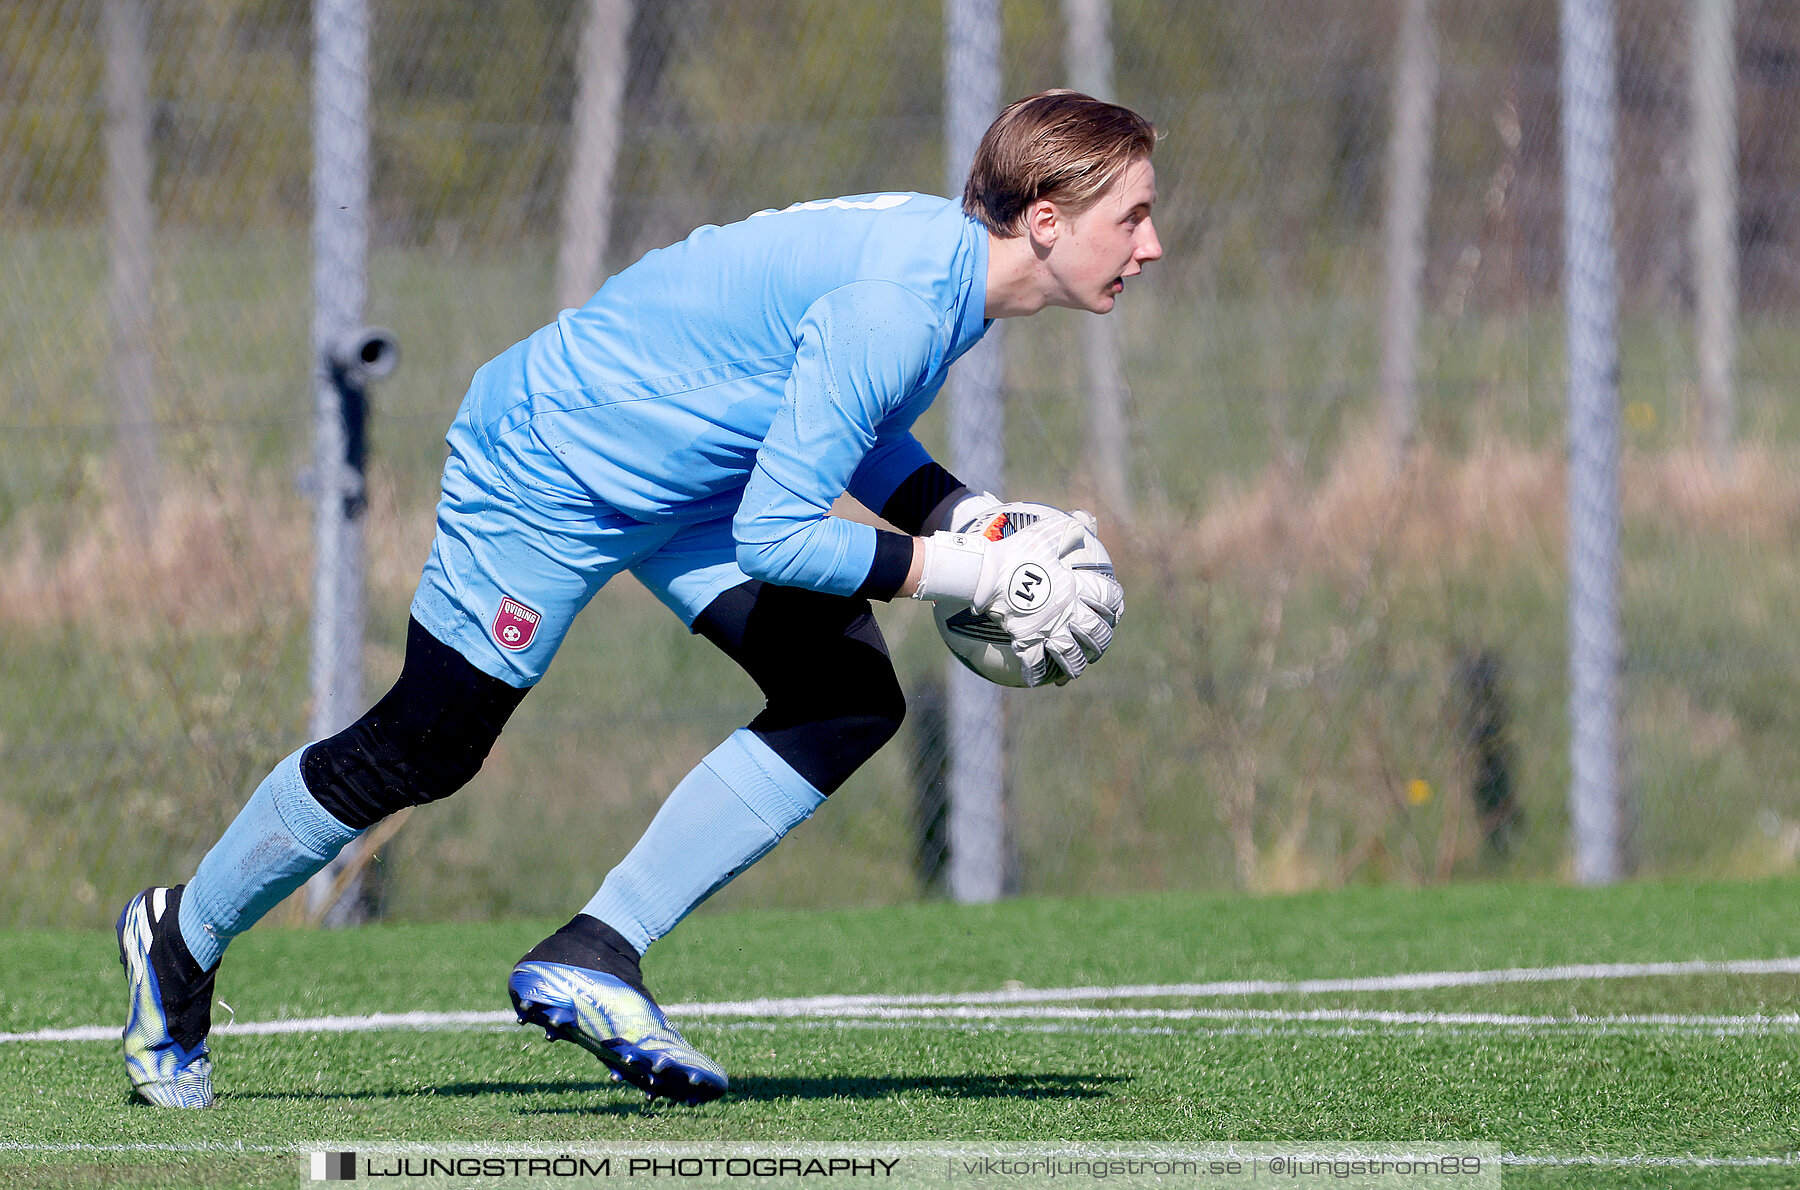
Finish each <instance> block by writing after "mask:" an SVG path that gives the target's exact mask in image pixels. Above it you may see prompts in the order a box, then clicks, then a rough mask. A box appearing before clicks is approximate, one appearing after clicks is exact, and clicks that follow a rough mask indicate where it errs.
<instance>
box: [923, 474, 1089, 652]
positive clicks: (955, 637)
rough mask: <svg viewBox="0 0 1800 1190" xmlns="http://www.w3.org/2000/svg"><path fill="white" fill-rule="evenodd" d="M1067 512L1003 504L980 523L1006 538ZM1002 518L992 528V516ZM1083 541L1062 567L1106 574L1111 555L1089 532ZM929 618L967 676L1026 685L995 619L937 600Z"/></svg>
mask: <svg viewBox="0 0 1800 1190" xmlns="http://www.w3.org/2000/svg"><path fill="white" fill-rule="evenodd" d="M1068 515H1069V514H1068V513H1066V512H1064V511H1063V510H1062V509H1060V508H1052V507H1050V506H1049V505H1048V504H1032V503H1029V502H1025V501H1019V502H1016V503H1012V504H1003V505H1001V506H1000V507H999V508H996V509H994V510H993V512H990V513H984V514H983V519H984V520H986V521H987V522H988V524H989V526H990V527H989V529H988V532H989V533H990V534H993V533H997V534H998V535H999V536H998V537H995V538H994V540H999V539H1000V538H1001V537H1010V536H1012V535H1013V534H1014V533H1017V532H1018V531H1019V530H1021V529H1025V528H1028V527H1029V526H1031V525H1034V524H1036V523H1037V522H1038V521H1040V520H1043V519H1044V518H1046V517H1060V518H1064V519H1067V518H1068ZM998 516H1004V517H1005V519H1004V520H1003V521H1001V522H1000V523H999V524H998V525H997V526H996V525H995V524H994V518H995V517H998ZM1084 536H1085V537H1086V540H1085V541H1084V542H1083V543H1082V545H1081V548H1080V549H1078V550H1076V551H1075V552H1074V553H1072V554H1070V555H1069V556H1068V557H1066V558H1064V559H1063V562H1064V564H1065V565H1067V566H1069V567H1071V568H1072V569H1094V570H1103V571H1104V572H1105V573H1107V574H1111V573H1112V556H1111V555H1109V554H1108V553H1107V552H1106V547H1105V546H1103V545H1101V544H1100V539H1099V538H1098V537H1096V536H1094V534H1093V533H1091V532H1090V533H1086V534H1084ZM934 618H935V619H936V620H937V630H938V635H939V636H941V637H943V638H944V645H945V647H947V648H948V649H949V650H950V653H951V655H952V656H953V657H955V658H956V659H957V660H958V661H960V662H962V663H963V664H964V665H965V666H967V667H968V668H969V669H970V670H971V671H972V672H974V673H977V674H980V675H981V676H982V677H984V678H986V679H987V680H988V681H990V682H993V683H994V684H995V685H997V686H1014V687H1020V688H1023V687H1024V686H1025V685H1026V681H1025V667H1024V665H1023V664H1022V663H1021V662H1020V661H1019V655H1018V654H1017V653H1015V652H1013V650H1012V637H1010V636H1009V635H1007V632H1006V629H1005V628H1002V627H1001V626H1000V621H999V620H997V619H994V618H993V617H992V616H986V615H978V614H976V612H975V609H974V608H972V607H970V606H969V605H968V604H967V603H963V602H960V601H958V600H954V599H940V600H938V602H937V604H936V610H935V612H934Z"/></svg>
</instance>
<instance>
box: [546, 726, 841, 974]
mask: <svg viewBox="0 0 1800 1190" xmlns="http://www.w3.org/2000/svg"><path fill="white" fill-rule="evenodd" d="M824 801H825V795H824V794H822V793H820V792H819V791H818V790H817V789H814V788H813V787H812V785H811V783H809V782H808V781H807V780H806V778H804V777H802V776H801V775H800V774H799V773H796V772H795V771H794V770H793V768H792V767H791V766H789V764H788V763H787V761H785V760H783V759H781V757H779V756H777V755H776V754H775V752H774V750H773V749H771V748H770V747H769V746H768V745H767V744H765V743H763V742H762V740H760V739H759V738H757V736H756V734H755V733H754V732H751V731H749V730H748V729H743V730H739V731H734V732H732V733H731V735H730V736H729V737H728V738H727V739H726V741H725V742H724V743H723V744H720V745H719V746H718V747H717V748H714V749H713V750H712V752H711V753H709V754H708V755H707V757H706V759H704V760H702V761H701V762H700V763H699V765H698V766H696V767H695V769H694V771H693V772H691V773H689V774H688V775H687V776H685V777H683V778H682V779H681V784H679V785H677V786H676V787H675V792H673V793H671V794H670V795H669V799H668V800H667V801H665V802H664V803H663V804H662V809H660V810H658V811H657V812H656V817H655V818H653V819H651V820H650V828H649V829H648V830H646V831H645V832H644V837H643V838H641V839H639V840H638V843H637V846H636V847H633V848H632V849H631V853H630V854H629V855H627V856H626V857H625V858H624V859H623V860H621V861H619V866H618V867H616V868H614V869H613V870H612V871H611V872H609V873H608V874H607V877H606V883H604V884H602V885H601V886H600V891H599V892H597V893H595V894H594V899H593V900H591V901H589V902H588V903H587V904H586V905H585V906H584V907H583V908H582V910H581V911H582V912H583V913H586V914H588V915H589V916H590V917H597V918H599V919H600V920H601V921H603V922H605V923H606V924H607V925H609V926H611V927H612V928H613V929H615V930H617V931H619V933H621V934H623V935H624V936H625V938H626V940H627V941H629V942H630V943H631V944H632V945H633V946H635V947H637V949H638V953H639V954H642V953H643V952H644V951H646V950H648V949H649V948H650V944H651V943H652V942H654V941H656V940H657V939H658V938H661V937H662V936H663V935H665V934H667V933H668V932H669V931H670V930H672V929H674V928H675V923H676V922H678V921H680V920H681V919H682V918H684V917H686V916H687V915H688V913H689V912H690V911H691V910H692V909H693V908H694V907H695V906H696V905H698V904H700V902H702V901H704V900H706V898H708V897H710V896H712V895H713V894H714V893H716V892H718V891H719V890H720V889H721V888H724V887H725V886H726V885H727V884H730V883H731V881H732V878H733V877H735V876H736V875H737V874H738V873H739V872H742V871H743V870H744V869H745V868H748V867H749V866H750V865H751V864H753V863H755V862H756V861H757V860H759V859H761V858H762V857H763V856H765V855H767V854H768V852H769V849H770V848H771V847H773V846H775V844H777V843H779V842H780V841H781V836H783V835H785V834H787V833H788V831H790V830H792V829H793V828H794V827H796V826H798V825H799V824H800V823H802V822H804V821H806V819H808V818H810V817H812V812H813V811H814V810H816V809H818V808H819V806H820V804H821V803H823V802H824Z"/></svg>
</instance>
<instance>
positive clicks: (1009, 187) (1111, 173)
mask: <svg viewBox="0 0 1800 1190" xmlns="http://www.w3.org/2000/svg"><path fill="white" fill-rule="evenodd" d="M1155 148H1156V129H1155V128H1154V127H1153V126H1152V125H1151V123H1150V121H1148V120H1146V119H1144V118H1143V117H1142V116H1140V115H1138V114H1137V113H1136V112H1134V111H1132V110H1131V109H1130V108H1128V107H1120V106H1119V105H1118V104H1116V103H1106V102H1104V101H1103V100H1099V99H1095V98H1094V97H1093V96H1091V95H1083V94H1082V93H1081V92H1079V91H1069V90H1063V89H1058V90H1054V91H1040V92H1038V93H1037V94H1036V95H1028V96H1026V97H1025V98H1024V99H1020V100H1016V101H1014V102H1013V103H1010V104H1008V105H1007V106H1006V110H1004V111H1002V112H1001V113H1000V117H999V119H997V120H995V121H994V122H993V124H992V125H990V126H989V127H988V130H987V132H986V133H985V134H983V136H982V138H981V145H980V147H979V148H977V149H976V150H975V160H974V162H973V163H972V164H971V165H970V167H969V181H968V184H967V185H965V186H964V187H963V211H964V212H966V213H967V214H968V216H969V217H970V218H971V219H975V220H978V221H979V222H980V223H981V224H982V226H984V227H986V228H987V229H988V230H989V231H991V232H993V233H994V234H995V235H997V236H999V237H1001V238H1002V239H1011V238H1013V237H1014V236H1018V235H1022V234H1024V232H1025V211H1026V208H1028V207H1030V206H1031V204H1032V203H1034V202H1037V201H1038V200H1040V199H1049V200H1050V201H1052V202H1054V203H1056V205H1057V206H1059V207H1061V208H1063V209H1064V210H1066V211H1068V212H1069V213H1071V214H1075V215H1079V214H1081V213H1082V212H1083V211H1085V210H1087V209H1088V208H1089V207H1091V206H1093V205H1094V203H1095V202H1097V201H1099V198H1100V196H1101V195H1102V194H1104V193H1105V192H1106V188H1107V187H1108V186H1111V185H1112V184H1113V183H1114V182H1115V181H1117V180H1118V178H1119V176H1120V175H1121V174H1123V173H1124V172H1125V170H1126V168H1127V167H1128V166H1130V165H1131V163H1132V162H1133V161H1137V160H1139V159H1141V158H1146V157H1149V156H1150V154H1151V152H1152V151H1154V150H1155Z"/></svg>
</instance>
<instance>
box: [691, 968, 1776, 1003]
mask: <svg viewBox="0 0 1800 1190" xmlns="http://www.w3.org/2000/svg"><path fill="white" fill-rule="evenodd" d="M1796 974H1800V958H1786V959H1740V960H1734V961H1731V962H1707V961H1704V960H1696V961H1693V962H1682V963H1585V964H1581V965H1577V966H1562V967H1507V968H1502V969H1499V970H1493V971H1420V972H1415V973H1413V974H1410V975H1369V976H1360V977H1356V978H1351V979H1298V980H1271V979H1250V980H1228V981H1221V982H1216V983H1140V984H1122V985H1119V986H1117V987H1075V988H1007V989H1003V990H1000V991H993V992H960V993H956V994H954V995H931V994H925V995H908V996H888V995H866V996H806V997H798V998H788V999H761V1000H728V1001H724V1002H721V1003H716V1004H678V1005H675V1006H673V1007H671V1008H670V1009H669V1011H671V1012H676V1011H681V1012H687V1013H692V1014H700V1013H707V1014H711V1015H717V1016H779V1015H783V1014H784V1013H789V1014H792V1013H804V1012H808V1011H811V1010H818V1009H823V1010H827V1011H830V1010H842V1009H851V1008H893V1007H902V1006H906V1005H914V1004H917V1005H930V1004H1045V1003H1050V1002H1060V1001H1069V1000H1139V999H1150V998H1155V997H1161V996H1168V997H1180V998H1185V999H1200V998H1213V997H1221V996H1283V995H1300V996H1305V995H1318V994H1321V993H1326V992H1413V991H1427V990H1430V989H1433V988H1457V987H1483V986H1493V985H1496V984H1509V983H1564V982H1585V981H1589V980H1603V979H1646V978H1654V977H1656V976H1681V975H1796Z"/></svg>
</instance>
